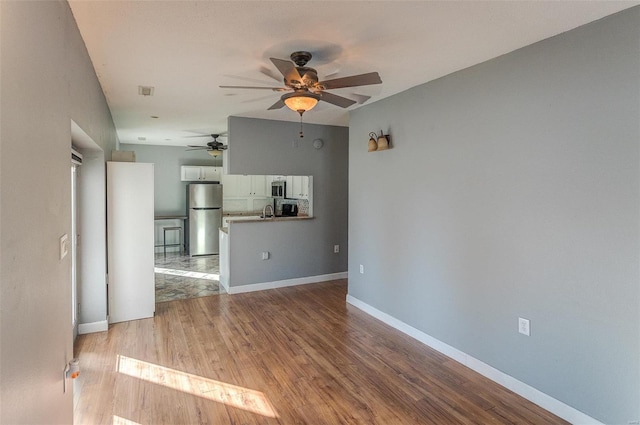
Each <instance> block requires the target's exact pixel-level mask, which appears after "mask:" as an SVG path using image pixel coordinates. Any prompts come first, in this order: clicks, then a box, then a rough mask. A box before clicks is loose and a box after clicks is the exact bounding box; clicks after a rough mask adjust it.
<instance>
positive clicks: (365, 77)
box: [220, 51, 382, 119]
mask: <svg viewBox="0 0 640 425" xmlns="http://www.w3.org/2000/svg"><path fill="white" fill-rule="evenodd" d="M311 57H312V55H311V53H309V52H305V51H300V52H293V53H291V60H292V61H293V62H290V61H288V60H284V59H277V58H270V59H271V62H273V64H274V65H275V66H276V68H278V71H280V73H281V74H282V75H283V76H284V87H251V86H220V88H224V89H262V90H273V91H276V92H292V93H286V94H283V95H282V96H281V97H280V100H278V101H277V102H276V103H274V104H273V105H271V106H270V107H269V108H268V109H269V110H271V109H280V108H282V107H284V106H287V107H288V108H289V109H291V110H292V111H295V112H298V113H299V114H300V118H301V119H302V114H303V113H304V112H306V111H308V110H310V109H312V108H313V107H314V106H316V105H317V104H318V101H320V100H322V101H324V102H328V103H331V104H332V105H336V106H340V107H341V108H348V107H349V106H351V105H353V104H354V103H356V101H355V100H351V99H348V98H346V97H342V96H338V95H336V94H333V93H329V92H327V91H325V90H332V89H340V88H345V87H357V86H368V85H371V84H381V83H382V80H381V79H380V75H378V73H377V72H369V73H367V74H359V75H352V76H349V77H342V78H335V79H332V80H325V81H318V73H317V72H316V70H315V69H313V68H310V67H307V66H306V64H307V62H309V60H311Z"/></svg>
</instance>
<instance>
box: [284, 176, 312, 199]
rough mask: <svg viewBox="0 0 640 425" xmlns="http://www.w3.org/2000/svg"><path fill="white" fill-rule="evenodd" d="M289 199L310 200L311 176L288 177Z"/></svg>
mask: <svg viewBox="0 0 640 425" xmlns="http://www.w3.org/2000/svg"><path fill="white" fill-rule="evenodd" d="M287 198H294V199H309V176H287Z"/></svg>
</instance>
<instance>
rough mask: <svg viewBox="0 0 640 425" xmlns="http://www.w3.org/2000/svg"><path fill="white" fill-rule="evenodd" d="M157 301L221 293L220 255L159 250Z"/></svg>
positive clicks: (157, 261)
mask: <svg viewBox="0 0 640 425" xmlns="http://www.w3.org/2000/svg"><path fill="white" fill-rule="evenodd" d="M155 262H156V264H155V276H156V302H157V303H161V302H166V301H173V300H183V299H186V298H196V297H205V296H209V295H217V294H219V293H220V267H219V262H218V256H217V255H208V256H202V257H189V256H188V255H180V254H178V253H167V257H166V258H165V257H164V255H163V254H156V258H155Z"/></svg>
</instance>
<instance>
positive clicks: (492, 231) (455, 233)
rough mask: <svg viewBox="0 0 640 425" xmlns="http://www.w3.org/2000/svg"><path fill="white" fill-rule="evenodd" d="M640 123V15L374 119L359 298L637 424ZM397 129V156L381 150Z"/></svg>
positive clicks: (354, 233) (358, 196) (490, 68)
mask: <svg viewBox="0 0 640 425" xmlns="http://www.w3.org/2000/svg"><path fill="white" fill-rule="evenodd" d="M383 79H384V77H383ZM639 117H640V7H635V8H632V9H628V10H627V11H624V12H621V13H618V14H616V15H612V16H610V17H607V18H605V19H602V20H600V21H596V22H594V23H591V24H588V25H586V26H583V27H579V28H577V29H575V30H572V31H569V32H567V33H564V34H562V35H559V36H556V37H553V38H550V39H547V40H544V41H542V42H539V43H536V44H534V45H531V46H528V47H525V48H522V49H520V50H517V51H514V52H512V53H509V54H507V55H504V56H501V57H498V58H496V59H494V60H491V61H488V62H485V63H482V64H480V65H477V66H474V67H471V68H468V69H465V70H463V71H460V72H457V73H454V74H451V75H449V76H446V77H444V78H441V79H438V80H435V81H432V82H429V83H427V84H424V85H421V86H418V87H415V88H413V89H410V90H408V91H406V92H403V93H400V94H398V95H395V96H392V97H390V98H387V99H384V100H381V101H379V102H376V103H373V104H371V105H368V106H365V107H362V108H360V109H357V110H356V111H354V112H353V113H352V115H351V119H350V131H349V138H350V148H349V193H350V196H349V294H350V295H351V296H353V297H355V298H356V299H358V300H360V301H363V302H364V303H366V304H368V305H370V306H372V307H375V308H376V309H378V310H381V311H382V312H384V313H387V314H389V315H391V316H392V317H394V318H396V319H399V320H400V321H402V322H404V323H406V324H408V325H410V326H412V327H414V328H417V329H418V330H420V331H422V332H424V333H426V334H428V335H430V336H432V337H435V338H437V339H438V340H440V341H442V342H444V343H446V344H448V345H450V346H452V347H454V348H456V349H458V350H460V351H462V352H464V353H467V354H468V355H470V356H473V357H474V358H476V359H478V360H480V361H482V362H484V363H487V364H488V365H490V366H492V367H494V368H496V369H498V370H500V371H502V372H504V373H506V374H508V375H511V376H513V377H515V378H516V379H518V380H520V381H522V382H524V383H526V384H528V385H530V386H532V387H534V388H536V389H538V390H540V391H542V392H543V393H546V394H548V395H550V396H551V397H553V398H555V399H557V400H560V401H561V402H563V403H565V404H567V405H569V406H571V407H573V408H575V409H577V410H579V411H581V412H584V413H586V414H587V415H589V416H591V417H593V418H595V419H597V420H599V421H602V422H604V423H607V424H626V423H636V422H628V421H637V420H639V419H640V411H639V409H640V362H639V361H638V359H640V338H639V337H640V276H639V264H638V258H639V254H640V235H639V226H638V223H639V219H640V211H639V206H640V190H639V189H640V165H639V164H640V161H639V159H640V155H639V143H640V127H639ZM380 126H382V128H381V127H380ZM381 129H382V130H384V132H385V133H389V134H390V135H391V140H392V143H393V148H392V149H390V150H388V151H382V152H372V153H368V152H367V140H368V136H367V135H368V134H369V132H371V131H379V130H381ZM372 182H375V184H372ZM361 264H362V265H363V266H364V271H365V273H364V274H360V273H359V265H361ZM518 317H523V318H527V319H529V320H530V321H531V336H530V337H526V336H523V335H521V334H519V333H518Z"/></svg>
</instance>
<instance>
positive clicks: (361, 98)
mask: <svg viewBox="0 0 640 425" xmlns="http://www.w3.org/2000/svg"><path fill="white" fill-rule="evenodd" d="M349 96H353V97H355V98H356V102H358V103H359V104H361V105H362V104H363V103H364V102H366V101H367V100H369V99H371V96H367V95H364V94H358V93H351V94H350V95H349Z"/></svg>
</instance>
